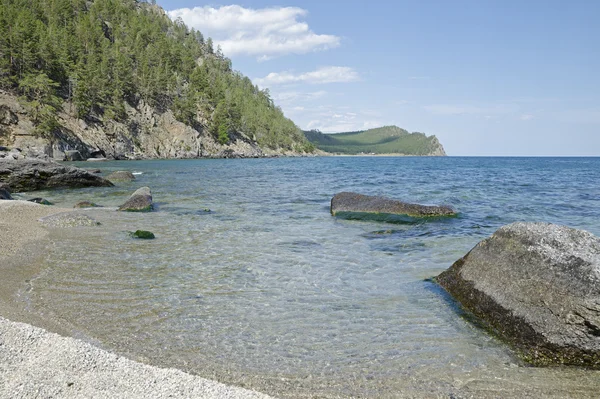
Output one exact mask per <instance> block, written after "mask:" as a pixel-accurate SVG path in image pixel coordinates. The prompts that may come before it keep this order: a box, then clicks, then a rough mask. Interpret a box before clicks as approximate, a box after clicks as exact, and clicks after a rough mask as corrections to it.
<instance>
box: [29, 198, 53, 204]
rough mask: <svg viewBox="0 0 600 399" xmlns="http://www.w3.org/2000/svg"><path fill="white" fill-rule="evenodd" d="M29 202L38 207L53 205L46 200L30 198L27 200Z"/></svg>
mask: <svg viewBox="0 0 600 399" xmlns="http://www.w3.org/2000/svg"><path fill="white" fill-rule="evenodd" d="M27 201H29V202H35V203H36V204H40V205H54V204H53V203H52V202H50V201H48V200H47V199H46V198H40V197H38V198H32V199H30V200H27Z"/></svg>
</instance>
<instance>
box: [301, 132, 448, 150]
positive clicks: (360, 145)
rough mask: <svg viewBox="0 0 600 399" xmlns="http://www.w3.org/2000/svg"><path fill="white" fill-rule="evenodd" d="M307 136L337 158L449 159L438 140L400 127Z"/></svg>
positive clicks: (306, 133) (319, 147)
mask: <svg viewBox="0 0 600 399" xmlns="http://www.w3.org/2000/svg"><path fill="white" fill-rule="evenodd" d="M304 135H305V136H306V138H307V139H308V141H310V142H311V143H313V144H314V145H315V146H316V147H317V148H318V149H320V150H323V151H326V152H330V153H337V154H348V155H357V154H398V155H432V156H433V155H437V156H443V155H446V152H445V151H444V148H443V147H442V145H441V144H440V142H439V141H438V139H437V137H435V136H426V135H425V134H423V133H417V132H415V133H409V132H407V131H406V130H404V129H401V128H399V127H397V126H384V127H380V128H376V129H369V130H364V131H358V132H347V133H335V134H323V133H321V132H319V131H318V130H311V131H305V132H304Z"/></svg>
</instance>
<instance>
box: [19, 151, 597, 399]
mask: <svg viewBox="0 0 600 399" xmlns="http://www.w3.org/2000/svg"><path fill="white" fill-rule="evenodd" d="M582 162H583V161H582ZM598 162H600V161H598V160H596V161H592V162H589V160H585V162H583V163H581V164H579V163H577V162H575V163H571V162H569V163H566V164H564V163H562V161H561V162H554V161H553V160H552V159H546V160H543V159H511V158H506V159H493V158H490V159H479V158H447V159H430V158H322V159H321V158H319V159H277V160H227V161H225V160H211V161H207V160H197V161H140V162H128V163H119V162H115V163H112V162H110V163H106V165H107V167H108V168H114V169H115V170H117V169H134V170H136V171H140V172H142V173H143V174H142V175H140V181H139V182H138V183H140V184H143V185H148V186H150V187H152V188H153V196H154V197H155V200H156V201H157V202H158V203H160V204H161V206H160V211H159V212H153V213H149V214H122V213H117V212H109V211H106V210H104V211H101V210H91V211H89V212H90V214H92V215H93V217H94V218H96V219H98V220H99V221H101V222H102V223H103V224H102V226H101V227H100V228H91V227H90V228H82V229H78V230H77V231H76V232H74V231H65V232H58V231H57V232H53V234H55V235H56V238H57V239H56V242H55V243H54V244H53V245H52V246H51V247H50V248H49V255H48V259H47V262H46V265H45V269H44V272H43V273H42V274H41V275H40V276H38V277H37V278H36V279H34V280H33V281H32V282H31V288H32V289H31V290H30V291H29V292H28V293H27V295H29V299H30V301H31V303H32V307H33V309H34V310H37V311H39V312H51V313H53V314H55V315H57V316H58V317H60V318H62V319H64V320H68V321H69V322H70V323H71V325H73V326H74V328H75V329H76V330H77V331H79V332H80V334H82V335H83V336H87V337H91V338H89V339H95V340H97V341H96V342H98V343H99V344H100V345H103V346H105V347H107V348H109V349H112V350H115V351H118V352H121V353H124V354H127V355H128V356H131V357H133V358H137V359H142V360H145V361H150V362H154V363H157V364H160V365H163V366H174V367H180V368H183V369H185V370H189V371H192V372H195V373H198V374H201V375H203V376H206V377H209V378H216V379H219V380H222V381H224V382H230V383H234V384H243V385H245V386H247V387H253V388H257V389H260V390H263V391H265V392H267V393H272V394H274V395H276V396H280V397H294V398H296V397H306V398H309V397H331V398H333V397H352V396H355V397H378V398H379V397H397V396H399V395H400V394H399V392H400V393H401V395H404V396H415V397H440V396H441V397H449V396H451V395H454V396H456V397H469V396H474V397H485V396H490V397H497V396H500V397H515V398H516V397H524V396H529V397H539V396H559V397H570V396H578V397H594V396H595V395H596V394H597V392H598V390H599V389H600V378H599V377H600V374H599V373H598V372H591V371H585V370H577V369H564V370H560V371H559V370H556V369H537V368H529V367H521V366H520V365H519V363H518V362H517V360H516V359H515V358H514V357H513V355H512V353H511V352H510V350H508V349H507V348H506V347H505V346H504V345H503V344H501V343H499V342H498V341H497V340H496V339H495V338H494V337H491V336H489V335H488V334H486V333H485V332H484V331H482V330H481V329H479V328H477V327H476V326H475V325H474V324H472V323H470V322H469V321H468V320H466V319H465V318H463V317H461V313H460V310H459V309H458V308H457V307H456V304H455V303H454V302H453V301H452V300H451V299H449V298H448V297H447V296H446V295H445V294H444V293H443V291H441V290H440V289H439V288H438V287H437V286H436V285H434V284H432V283H430V282H427V281H424V280H425V279H428V278H430V277H432V276H435V275H437V274H439V273H440V272H441V271H443V270H444V269H446V268H447V267H449V266H450V265H451V264H452V263H453V262H454V261H455V260H456V259H459V258H460V257H462V256H463V255H464V254H465V253H466V252H467V251H468V250H470V249H471V248H472V247H473V246H474V245H475V244H476V243H477V242H478V241H479V240H481V239H482V238H484V237H486V236H488V235H489V234H491V233H492V232H493V231H494V230H495V229H496V228H498V227H499V226H501V225H503V224H507V223H510V222H513V221H517V220H538V219H539V220H544V219H547V218H552V220H553V221H560V222H561V223H562V224H567V225H571V226H573V227H585V228H586V229H588V230H590V231H592V232H595V233H596V234H598V233H600V228H599V227H598V226H597V225H596V224H595V223H593V222H592V221H594V220H600V218H599V217H600V205H598V201H594V200H593V198H591V197H589V196H583V197H582V194H581V192H596V191H597V190H596V189H595V187H592V183H591V182H593V181H598V177H600V176H598V175H599V174H600V168H599V167H598V166H600V165H599V164H598ZM561 165H562V166H561ZM300 171H301V173H300ZM432 175H434V176H440V178H439V179H436V180H435V181H433V180H432V179H431V178H430V176H432ZM274 176H275V177H274ZM339 191H357V192H361V193H364V194H369V195H385V196H388V197H392V198H399V199H403V200H409V201H410V202H421V203H449V204H451V205H454V206H459V208H460V215H459V216H458V217H456V218H450V219H445V220H436V221H427V222H426V223H413V224H393V223H385V222H383V223H382V222H379V221H364V220H361V221H357V220H344V219H339V218H334V217H331V215H330V214H329V200H330V199H331V196H332V195H333V194H335V193H336V192H339ZM84 194H85V196H86V197H87V196H89V197H90V198H103V199H104V200H105V201H106V202H107V205H115V204H117V203H118V202H120V201H121V200H122V199H123V197H125V198H126V197H127V196H128V195H130V191H129V190H127V191H126V192H124V191H123V190H122V189H119V188H118V187H117V188H114V187H113V188H99V189H95V190H87V191H86V190H83V191H74V190H72V191H69V190H66V191H59V192H45V193H44V195H43V196H44V197H46V198H49V199H50V200H54V201H53V202H58V203H59V205H60V204H61V203H62V204H69V203H75V202H77V201H78V200H79V199H80V198H81V196H82V195H84ZM205 208H207V209H210V210H211V211H210V212H206V213H205V212H204V209H205ZM137 229H144V230H150V231H153V232H154V233H155V234H156V235H157V239H156V240H152V241H147V242H144V241H139V240H133V239H131V238H130V237H128V235H127V234H126V233H125V232H126V231H132V230H137Z"/></svg>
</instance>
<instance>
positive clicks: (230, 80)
mask: <svg viewBox="0 0 600 399" xmlns="http://www.w3.org/2000/svg"><path fill="white" fill-rule="evenodd" d="M0 5H1V6H0V87H1V88H3V89H5V90H12V91H16V92H18V93H19V95H20V96H21V97H20V98H21V101H22V102H23V104H24V105H25V106H26V107H27V108H28V109H29V112H30V114H31V116H32V120H33V121H34V123H35V125H36V129H37V131H38V133H39V134H42V135H51V134H52V133H53V131H54V130H55V129H57V128H58V127H59V126H58V122H57V113H58V111H59V110H60V109H61V106H62V103H63V102H64V101H67V102H68V103H69V104H72V105H73V109H72V112H73V113H74V114H76V116H77V117H79V118H83V119H87V120H89V121H92V122H93V121H98V122H102V121H104V120H107V119H115V120H125V119H126V117H127V115H126V112H125V110H126V108H125V105H126V104H127V103H128V104H130V105H136V104H139V102H140V101H144V102H145V103H146V104H149V105H150V106H152V107H154V108H155V109H156V110H157V111H158V112H164V111H166V110H171V111H173V113H174V115H175V117H176V118H177V119H178V120H179V121H181V122H184V123H186V124H189V125H191V126H193V127H195V128H197V129H199V130H207V131H208V132H209V133H210V134H212V135H213V136H214V137H215V138H216V139H217V140H218V141H219V142H221V143H222V144H225V143H227V142H229V141H230V139H231V137H232V136H233V135H234V134H236V133H244V134H246V135H247V136H248V137H250V138H253V139H254V140H256V141H257V142H258V143H259V144H260V145H261V146H266V147H270V148H284V149H292V150H297V151H312V149H313V147H312V145H311V144H310V143H308V142H307V141H306V139H305V138H304V135H303V134H302V132H301V131H300V129H299V128H298V127H297V126H296V125H295V124H294V123H293V122H292V121H291V120H289V119H287V118H286V117H285V116H284V115H283V112H282V111H281V109H280V108H279V107H277V106H275V105H274V103H273V100H272V99H271V97H270V95H269V92H268V90H261V89H259V88H258V87H257V86H255V85H254V84H253V83H252V81H251V80H250V79H249V78H248V77H246V76H243V75H242V74H241V73H239V72H237V71H234V70H233V69H232V65H231V60H230V59H228V58H227V57H225V56H224V55H223V53H222V51H221V49H220V48H219V47H218V46H217V47H216V48H215V45H214V43H213V41H212V39H211V38H205V37H204V36H203V35H202V33H201V32H199V31H197V30H194V29H189V28H188V27H187V26H186V25H185V24H184V23H183V22H182V21H181V20H177V21H171V20H170V19H169V18H168V16H167V15H166V14H165V12H164V11H163V10H162V9H161V8H160V7H158V6H157V5H156V4H154V3H145V2H138V1H135V0H94V1H92V2H90V1H86V0H0Z"/></svg>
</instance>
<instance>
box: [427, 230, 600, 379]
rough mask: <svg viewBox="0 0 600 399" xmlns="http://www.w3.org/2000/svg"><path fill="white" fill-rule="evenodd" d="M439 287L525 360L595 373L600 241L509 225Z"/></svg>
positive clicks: (599, 352)
mask: <svg viewBox="0 0 600 399" xmlns="http://www.w3.org/2000/svg"><path fill="white" fill-rule="evenodd" d="M436 280H437V282H438V283H439V284H440V285H441V286H442V287H444V288H445V289H446V290H447V291H448V292H449V293H450V294H451V295H452V296H453V297H454V298H455V299H457V300H458V301H459V302H460V303H461V304H462V305H463V307H465V308H466V309H468V310H470V311H471V312H473V313H474V314H475V315H476V316H478V317H479V318H481V319H483V320H484V321H485V322H486V323H487V325H488V326H490V327H491V328H492V330H494V331H496V332H497V333H498V334H499V335H500V336H501V337H503V338H504V339H505V340H506V341H508V342H509V343H510V344H512V345H513V346H514V347H515V348H516V349H517V352H518V353H519V354H520V355H521V356H522V357H523V359H524V360H526V361H528V362H530V363H532V364H535V365H552V364H565V365H576V366H585V367H592V368H600V238H599V237H596V236H594V235H593V234H591V233H588V232H586V231H583V230H576V229H572V228H569V227H565V226H558V225H554V224H549V223H514V224H510V225H508V226H504V227H502V228H500V229H499V230H497V231H496V232H495V233H494V234H493V235H492V236H491V237H489V238H487V239H485V240H483V241H482V242H480V243H479V244H477V245H476V246H475V247H474V248H473V249H472V250H471V251H470V252H469V253H468V254H467V255H465V256H464V257H463V258H462V259H459V260H458V261H456V262H455V263H454V264H453V265H452V267H450V268H449V269H448V270H446V271H445V272H443V273H442V274H440V275H439V276H438V277H437V278H436Z"/></svg>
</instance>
